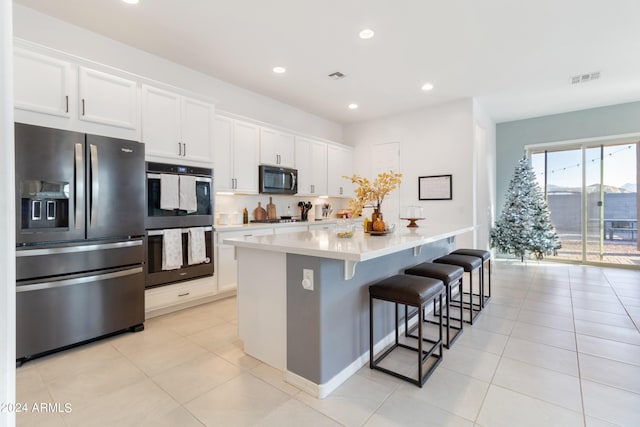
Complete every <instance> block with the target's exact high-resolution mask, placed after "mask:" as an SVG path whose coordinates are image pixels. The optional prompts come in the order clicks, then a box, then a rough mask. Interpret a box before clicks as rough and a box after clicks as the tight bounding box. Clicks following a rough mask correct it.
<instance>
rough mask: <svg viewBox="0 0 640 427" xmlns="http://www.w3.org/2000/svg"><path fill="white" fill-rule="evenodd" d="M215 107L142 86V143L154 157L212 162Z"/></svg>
mask: <svg viewBox="0 0 640 427" xmlns="http://www.w3.org/2000/svg"><path fill="white" fill-rule="evenodd" d="M213 113H214V106H213V105H212V104H208V103H205V102H201V101H198V100H195V99H192V98H188V97H185V96H181V95H179V94H176V93H174V92H170V91H166V90H163V89H159V88H156V87H153V86H147V85H143V86H142V142H144V143H145V144H146V154H147V156H150V157H156V156H157V157H163V158H171V159H176V158H181V159H187V160H193V161H198V162H203V163H211V151H212V138H213Z"/></svg>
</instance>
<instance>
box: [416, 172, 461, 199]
mask: <svg viewBox="0 0 640 427" xmlns="http://www.w3.org/2000/svg"><path fill="white" fill-rule="evenodd" d="M452 189H453V183H452V181H451V175H431V176H420V177H418V200H452V199H453V194H452Z"/></svg>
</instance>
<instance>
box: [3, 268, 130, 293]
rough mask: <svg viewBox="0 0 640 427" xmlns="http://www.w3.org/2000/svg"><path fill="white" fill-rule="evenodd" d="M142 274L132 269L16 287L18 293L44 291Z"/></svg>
mask: <svg viewBox="0 0 640 427" xmlns="http://www.w3.org/2000/svg"><path fill="white" fill-rule="evenodd" d="M138 273H142V267H135V268H130V269H128V270H122V271H115V272H113V273H106V274H97V275H94V276H84V277H77V278H75V279H66V280H59V281H56V282H43V283H34V284H33V285H22V286H16V292H29V291H40V290H43V289H54V288H61V287H63V286H71V285H80V284H82V283H91V282H95V281H98V280H106V279H115V278H117V277H124V276H132V275H134V274H138Z"/></svg>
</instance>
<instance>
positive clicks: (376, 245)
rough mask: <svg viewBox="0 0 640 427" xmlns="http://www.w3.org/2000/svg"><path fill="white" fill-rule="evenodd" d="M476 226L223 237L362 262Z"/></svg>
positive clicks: (235, 242) (254, 245) (233, 241)
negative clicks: (375, 232)
mask: <svg viewBox="0 0 640 427" xmlns="http://www.w3.org/2000/svg"><path fill="white" fill-rule="evenodd" d="M473 228H474V227H473V226H470V225H452V224H432V225H420V227H418V228H407V227H402V226H399V227H396V231H395V232H394V233H392V234H389V235H385V236H373V235H369V234H365V233H364V232H363V231H362V229H361V228H360V229H358V228H357V227H356V230H355V231H354V235H353V237H351V238H339V237H338V236H337V235H336V234H335V233H334V232H332V231H330V230H314V231H301V232H293V233H285V234H270V235H265V236H243V237H234V238H229V239H224V243H225V244H227V245H234V246H236V247H239V248H251V249H260V250H265V251H272V252H285V253H292V254H299V255H307V256H315V257H320V258H332V259H338V260H344V261H350V262H359V261H366V260H369V259H373V258H377V257H381V256H384V255H389V254H392V253H395V252H399V251H402V250H405V249H411V248H416V247H418V246H422V245H424V244H427V243H431V242H435V241H438V240H442V239H445V238H448V237H453V236H457V235H460V234H464V233H467V232H470V231H472V230H473Z"/></svg>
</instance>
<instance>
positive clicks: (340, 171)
mask: <svg viewBox="0 0 640 427" xmlns="http://www.w3.org/2000/svg"><path fill="white" fill-rule="evenodd" d="M327 171H328V173H327V186H328V193H329V197H348V198H351V197H353V184H352V183H351V180H349V179H346V178H343V177H344V176H348V177H350V176H351V175H353V149H351V148H348V147H341V146H337V145H328V146H327Z"/></svg>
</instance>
